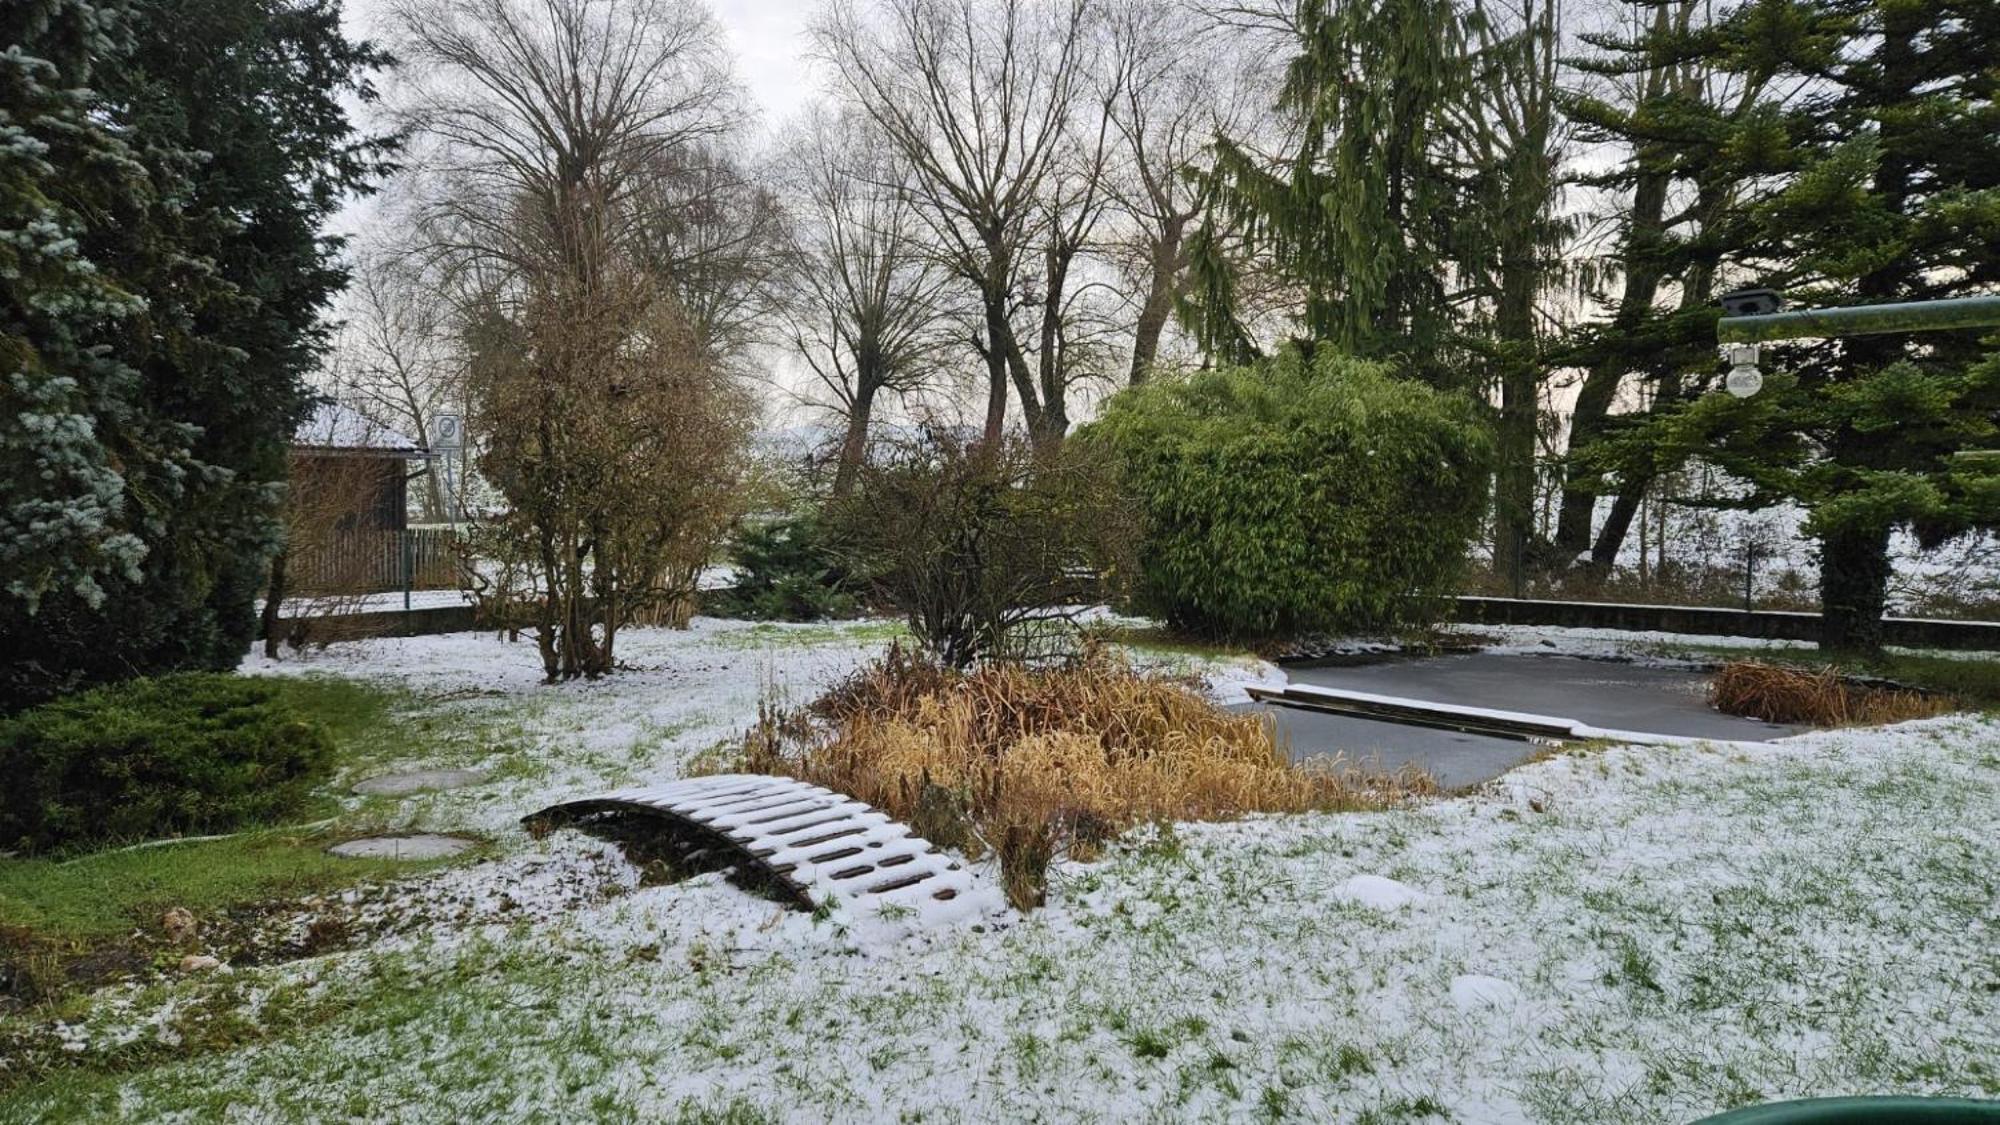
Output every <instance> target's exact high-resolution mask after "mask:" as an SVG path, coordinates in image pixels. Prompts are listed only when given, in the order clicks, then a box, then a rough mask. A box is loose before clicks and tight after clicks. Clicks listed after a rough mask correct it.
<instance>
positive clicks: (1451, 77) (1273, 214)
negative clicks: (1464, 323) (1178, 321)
mask: <svg viewBox="0 0 2000 1125" xmlns="http://www.w3.org/2000/svg"><path fill="white" fill-rule="evenodd" d="M1295 26H1296V28H1297V35H1298V44H1299V54H1298V55H1297V56H1296V57H1294V58H1293V60H1292V62H1291V64H1290V66H1289V68H1288V69H1287V71H1286V76H1285V82H1284V87H1283V90H1282V92H1281V95H1280V99H1279V109H1280V110H1282V111H1283V112H1285V113H1287V114H1288V115H1289V116H1290V117H1291V118H1292V119H1293V120H1294V121H1295V122H1296V123H1297V125H1298V147H1297V149H1296V151H1294V152H1292V153H1291V154H1290V155H1289V156H1288V157H1287V158H1286V159H1285V160H1284V162H1283V163H1282V165H1277V166H1274V165H1273V164H1271V163H1270V162H1268V161H1267V160H1266V159H1264V158H1263V157H1261V156H1260V155H1258V154H1256V153H1254V152H1252V151H1250V150H1248V149H1246V148H1244V147H1243V146H1241V145H1239V144H1237V143H1236V142H1234V141H1231V140H1229V139H1226V138H1224V139H1220V140H1218V142H1217V144H1216V157H1215V167H1214V170H1213V172H1212V173H1211V174H1210V175H1209V176H1208V178H1207V183H1206V185H1205V188H1206V191H1207V193H1208V202H1209V205H1210V207H1211V208H1212V210H1213V214H1212V216H1211V218H1210V220H1209V221H1208V222H1207V223H1205V224H1204V227H1203V228H1202V229H1201V230H1200V231H1198V232H1197V236H1196V238H1195V240H1194V241H1193V243H1192V244H1191V246H1190V256H1191V258H1192V260H1193V265H1192V269H1193V270H1194V276H1195V287H1194V292H1193V294H1192V295H1191V296H1190V298H1189V299H1188V300H1187V301H1186V302H1185V303H1184V308H1183V310H1182V311H1183V314H1184V319H1185V320H1187V322H1188V323H1189V325H1190V327H1191V328H1193V330H1194V332H1195V335H1196V336H1197V338H1198V339H1199V340H1200V341H1201V343H1202V345H1203V346H1204V347H1205V348H1207V349H1208V350H1210V351H1211V352H1214V353H1218V354H1221V355H1224V356H1226V357H1229V358H1231V359H1235V360H1244V359H1247V358H1248V357H1250V356H1251V355H1254V354H1255V353H1256V350H1257V349H1256V347H1255V345H1254V343H1253V342H1252V340H1251V334H1250V332H1249V330H1248V328H1247V327H1246V326H1245V325H1243V324H1242V323H1241V322H1240V320H1239V318H1238V313H1237V308H1236V303H1235V297H1234V278H1233V276H1231V267H1230V263H1229V260H1228V258H1227V256H1226V255H1224V254H1223V253H1222V252H1221V250H1220V244H1221V236H1220V234H1219V233H1218V232H1219V231H1223V230H1228V231H1232V232H1235V234H1236V235H1237V236H1239V237H1240V238H1241V239H1242V241H1243V242H1244V243H1245V244H1246V246H1247V247H1248V248H1249V249H1250V250H1251V251H1252V252H1253V253H1257V254H1261V255H1263V256H1264V257H1265V258H1266V259H1267V260H1268V261H1269V263H1270V264H1271V265H1272V266H1273V267H1275V269H1276V271H1277V274H1278V276H1279V277H1281V278H1282V279H1283V280H1285V281H1286V282H1289V283H1290V284H1292V285H1293V286H1295V287H1296V288H1297V289H1298V291H1299V293H1300V296H1301V298H1302V301H1303V308H1302V311H1301V314H1300V323H1299V329H1300V332H1301V335H1302V337H1303V338H1304V341H1306V342H1309V343H1326V344H1330V345H1331V346H1333V347H1335V348H1338V349H1339V350H1341V351H1343V352H1347V353H1349V354H1355V355H1368V356H1401V357H1403V358H1405V359H1406V360H1410V361H1414V362H1417V363H1419V364H1422V365H1424V366H1426V367H1427V368H1428V369H1429V370H1430V372H1431V373H1433V374H1436V373H1438V372H1440V371H1441V369H1442V367H1443V365H1441V364H1433V363H1431V359H1432V357H1435V356H1437V355H1438V349H1439V347H1440V346H1441V345H1442V344H1443V343H1444V341H1445V340H1446V338H1447V336H1448V334H1449V330H1450V327H1451V319H1450V310H1449V307H1448V306H1449V299H1448V297H1447V294H1446V284H1447V269H1446V263H1447V261H1448V260H1449V257H1450V254H1451V244H1452V242H1453V238H1454V234H1453V231H1454V223H1453V220H1454V217H1455V216H1456V215H1457V214H1458V211H1459V208H1458V206H1457V203H1458V197H1457V193H1458V191H1459V186H1458V180H1457V178H1456V176H1455V175H1454V172H1453V170H1452V169H1451V168H1450V166H1449V162H1448V161H1447V159H1446V158H1445V157H1444V156H1443V149H1444V148H1445V140H1444V136H1445V134H1446V133H1447V132H1448V130H1449V129H1450V128H1451V126H1452V120H1451V115H1450V111H1451V109H1452V107H1453V105H1454V104H1455V101H1454V99H1460V98H1461V97H1462V92H1463V86H1464V82H1465V73H1466V66H1467V49H1468V48H1467V39H1466V34H1465V28H1464V25H1463V21H1462V19H1461V16H1460V14H1459V12H1458V11H1457V9H1456V7H1455V5H1454V4H1453V3H1452V0H1341V2H1340V3H1337V4H1327V3H1323V2H1320V0H1304V2H1302V3H1300V4H1299V6H1298V9H1297V15H1296V21H1295Z"/></svg>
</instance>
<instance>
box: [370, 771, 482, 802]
mask: <svg viewBox="0 0 2000 1125" xmlns="http://www.w3.org/2000/svg"><path fill="white" fill-rule="evenodd" d="M485 780H486V771H485V770H412V771H410V772H409V773H384V774H377V775H376V776H374V777H370V778H364V779H362V780H360V781H357V782H355V783H354V791H355V792H356V793H362V794H365V795H367V796H370V797H401V796H404V795H405V794H409V793H424V792H428V791H430V790H434V789H463V788H465V787H466V786H468V785H477V784H479V783H480V782H482V781H485Z"/></svg>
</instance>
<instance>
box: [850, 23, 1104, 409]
mask: <svg viewBox="0 0 2000 1125" xmlns="http://www.w3.org/2000/svg"><path fill="white" fill-rule="evenodd" d="M815 38H816V41H817V44H818V49H819V53H820V54H821V55H822V56H823V57H824V58H825V59H826V60H827V61H828V62H829V63H830V64H831V65H832V67H833V70H834V73H835V74H836V75H837V77H838V80H839V83H840V86H841V88H842V89H843V90H844V91H845V92H846V93H847V94H848V96H849V97H850V98H851V99H852V100H853V101H854V102H855V104H856V105H858V106H859V107H860V108H861V109H862V110H863V111H864V112H866V113H867V114H868V116H869V117H870V118H871V119H872V120H873V121H874V122H875V124H876V126H877V127H878V128H880V129H881V131H882V133H883V134H884V135H885V136H886V137H887V138H888V139H889V141H890V143H891V144H892V145H894V146H895V148H896V150H897V151H898V152H899V153H900V154H901V155H902V158H903V159H904V160H905V161H907V162H908V164H909V166H910V169H911V177H910V188H909V190H910V194H911V197H912V198H913V199H914V200H915V201H916V203H917V205H918V214H919V215H920V216H921V217H922V218H923V219H924V221H925V222H926V224H927V225H928V226H929V228H930V231H931V233H932V236H933V239H934V240H935V242H936V244H937V246H938V247H939V250H940V253H941V254H942V255H943V258H944V260H945V261H946V262H947V263H948V264H949V266H950V268H951V269H952V271H953V272H954V273H956V274H957V275H958V276H959V277H961V278H963V279H964V280H965V281H966V282H968V283H970V285H971V286H972V287H973V289H974V291H975V292H976V293H977V294H978V300H979V303H980V325H981V332H980V339H979V342H978V346H979V350H980V352H981V354H982V357H983V358H984V360H985V364H986V370H987V404H986V425H985V435H986V439H987V441H988V442H989V443H990V442H993V441H997V440H999V437H1000V435H1001V432H1002V430H1003V428H1004V426H1005V424H1006V411H1007V397H1008V392H1009V388H1010V386H1011V387H1012V389H1013V391H1014V393H1015V394H1016V395H1018V397H1019V399H1020V405H1021V412H1022V415H1023V418H1024V420H1025V422H1026V423H1027V427H1028V431H1029V433H1030V434H1031V435H1032V436H1033V437H1034V438H1035V440H1036V441H1037V443H1039V444H1048V443H1050V442H1053V441H1059V440H1060V439H1061V437H1062V435H1063V434H1064V432H1066V431H1067V429H1068V427H1069V417H1068V406H1067V402H1066V398H1065V396H1066V393H1067V390H1068V385H1069V382H1070V381H1072V380H1073V379H1074V378H1075V376H1076V374H1077V373H1076V370H1075V365H1073V364H1066V363H1065V362H1064V355H1063V353H1062V348H1061V345H1062V344H1063V343H1064V336H1063V325H1062V324H1061V322H1060V320H1061V317H1062V315H1063V312H1064V310H1065V309H1066V308H1068V307H1069V306H1068V303H1067V301H1066V299H1065V297H1066V295H1065V292H1064V290H1063V289H1062V288H1061V283H1062V282H1063V281H1065V280H1066V275H1067V270H1068V266H1069V263H1070V261H1071V260H1072V259H1073V258H1074V256H1075V254H1076V252H1077V249H1079V248H1080V247H1081V246H1082V245H1083V243H1084V241H1085V240H1086V238H1087V236H1088V233H1089V229H1090V225H1091V223H1093V222H1094V220H1095V215H1096V213H1097V212H1098V211H1100V210H1101V209H1102V200H1101V198H1100V197H1101V191H1100V189H1099V188H1098V187H1097V186H1096V185H1095V183H1094V182H1092V183H1089V184H1084V183H1079V182H1077V180H1076V177H1077V176H1078V175H1082V176H1084V177H1086V178H1089V179H1091V180H1093V181H1094V179H1095V178H1096V177H1098V176H1099V175H1101V172H1102V152H1101V148H1100V149H1099V150H1098V151H1097V152H1096V153H1094V154H1089V155H1086V156H1085V157H1084V159H1082V160H1081V161H1080V162H1076V161H1074V157H1075V156H1076V148H1075V146H1076V142H1077V140H1078V139H1079V130H1078V126H1077V120H1076V111H1077V100H1078V97H1079V94H1080V92H1081V91H1083V90H1084V89H1085V83H1084V79H1085V76H1086V74H1087V72H1088V67H1089V65H1090V61H1089V55H1090V53H1091V52H1092V51H1093V50H1094V46H1095V44H1094V41H1093V38H1092V36H1091V35H1090V33H1089V21H1088V6H1087V4H1086V3H1085V2H1084V0H1066V2H1061V3H1038V2H1034V0H992V2H986V0H882V2H881V3H880V4H878V5H876V6H875V7H874V9H873V12H872V14H864V13H863V12H862V11H861V10H859V9H858V8H857V7H856V6H855V5H854V4H853V3H852V2H851V0H837V2H836V3H835V4H834V5H833V6H832V7H831V8H830V9H829V11H828V13H827V14H826V16H825V17H824V18H823V19H822V20H821V21H820V22H819V24H818V25H817V27H816V28H815ZM1087 128H1088V127H1086V129H1087ZM1066 161H1072V162H1071V163H1069V164H1068V165H1067V166H1066V164H1065V162H1066ZM1017 317H1025V318H1026V319H1027V321H1028V325H1029V326H1028V327H1027V328H1025V329H1024V328H1022V327H1021V326H1020V325H1019V324H1017V319H1016V318H1017ZM1031 354H1033V355H1034V361H1033V364H1032V365H1031V362H1030V356H1031Z"/></svg>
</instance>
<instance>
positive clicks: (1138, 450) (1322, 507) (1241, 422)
mask: <svg viewBox="0 0 2000 1125" xmlns="http://www.w3.org/2000/svg"><path fill="white" fill-rule="evenodd" d="M1085 440H1090V441H1102V442H1106V443H1108V444H1109V445H1110V446H1111V448H1112V449H1113V450H1114V451H1115V452H1116V454H1117V457H1118V460H1119V462H1120V464H1121V465H1122V467H1123V472H1124V478H1125V484H1126V487H1127V488H1129V489H1130V490H1131V491H1132V492H1133V493H1134V495H1135V496H1136V498H1137V500H1138V501H1139V503H1140V505H1141V507H1142V508H1143V510H1144V513H1145V523H1146V538H1145V545H1144V548H1143V551H1142V554H1141V562H1140V582H1139V588H1138V605H1137V608H1138V609H1139V610H1140V611H1141V612H1145V613H1149V614H1152V615H1154V616H1158V617H1161V618H1164V619H1165V620H1166V621H1167V622H1168V623H1169V624H1171V625H1173V626H1174V627H1176V628H1178V629H1181V630H1185V631H1188V632H1194V633H1199V634H1205V635H1210V636H1221V637H1237V638H1241V637H1271V636H1293V635H1299V634H1305V633H1324V632H1356V631H1368V630H1379V629H1386V628H1395V627H1399V626H1406V625H1411V624H1418V623H1424V622H1427V621H1430V620H1433V619H1434V618H1435V615H1436V613H1437V610H1438V607H1439V605H1440V604H1441V603H1440V601H1439V599H1440V597H1441V596H1443V595H1448V594H1451V593H1454V592H1455V591H1456V584H1457V582H1458V579H1459V577H1460V574H1461V571H1462V568H1463V566H1464V562H1465V556H1466V549H1467V546H1468V544H1470V542H1471V541H1472V539H1473V537H1474V536H1475V535H1476V534H1477V533H1478V531H1479V528H1480V521H1481V519H1482V518H1483V514H1484V510H1485V502H1486V488H1487V473H1488V464H1489V457H1490V451H1491V439H1490V435H1489V433H1488V430H1487V428H1486V426H1485V424H1484V421H1483V419H1482V415H1481V411H1480V409H1479V407H1478V406H1477V404H1475V403H1473V402H1472V401H1471V400H1469V399H1466V398H1464V397H1461V396H1456V395H1450V394H1445V393H1441V392H1438V391H1435V390H1432V389H1431V388H1430V387H1428V386H1425V385H1423V384H1420V383H1415V382H1411V381H1409V380H1403V379H1397V378H1395V377H1393V376H1392V375H1391V374H1390V373H1389V372H1388V371H1387V369H1385V368H1384V367H1382V366H1380V365H1377V364H1372V363H1366V362H1363V361H1360V360H1356V359H1353V358H1350V357H1346V356H1341V355H1337V354H1333V353H1331V352H1330V351H1328V350H1326V349H1321V350H1320V353H1319V355H1318V356H1317V357H1316V358H1315V359H1313V360H1311V361H1308V360H1307V359H1305V358H1304V357H1303V356H1302V355H1301V354H1300V353H1298V352H1297V351H1287V352H1286V353H1284V354H1282V355H1280V356H1278V357H1277V358H1275V359H1272V360H1269V361H1266V362H1263V363H1259V364H1255V365H1252V366H1248V367H1232V368H1223V369H1219V370H1213V371H1204V372H1197V373H1193V374H1190V375H1187V376H1184V377H1180V378H1169V379H1163V380H1161V381H1159V382H1156V383H1151V384H1147V385H1144V386H1140V387H1135V388H1133V389H1131V390H1127V391H1124V392H1121V393H1120V394H1118V395H1117V396H1115V397H1114V398H1112V399H1111V401H1110V402H1109V403H1108V404H1107V407H1106V409H1105V412H1104V415H1103V417H1102V418H1101V419H1100V420H1099V421H1098V422H1096V423H1095V424H1093V425H1092V426H1090V427H1089V428H1088V429H1087V430H1086V431H1085Z"/></svg>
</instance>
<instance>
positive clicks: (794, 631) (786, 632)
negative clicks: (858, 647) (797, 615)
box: [715, 618, 910, 651]
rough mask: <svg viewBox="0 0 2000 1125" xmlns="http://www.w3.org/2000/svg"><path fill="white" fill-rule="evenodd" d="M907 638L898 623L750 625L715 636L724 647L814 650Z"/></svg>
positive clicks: (903, 628)
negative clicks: (823, 647) (827, 646)
mask: <svg viewBox="0 0 2000 1125" xmlns="http://www.w3.org/2000/svg"><path fill="white" fill-rule="evenodd" d="M909 635H910V629H909V626H907V625H905V624H904V623H903V622H901V621H890V620H883V619H879V618H877V619H870V620H866V621H841V622H828V623H826V624H817V625H776V624H760V625H753V626H751V627H750V628H748V629H730V630H728V631H726V632H719V633H716V634H715V643H716V644H718V645H720V646H722V647H724V648H733V649H749V650H752V651H754V650H757V649H766V648H817V647H819V646H821V645H853V644H883V645H886V644H888V643H889V642H890V641H893V640H897V639H899V638H903V637H907V636H909Z"/></svg>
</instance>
